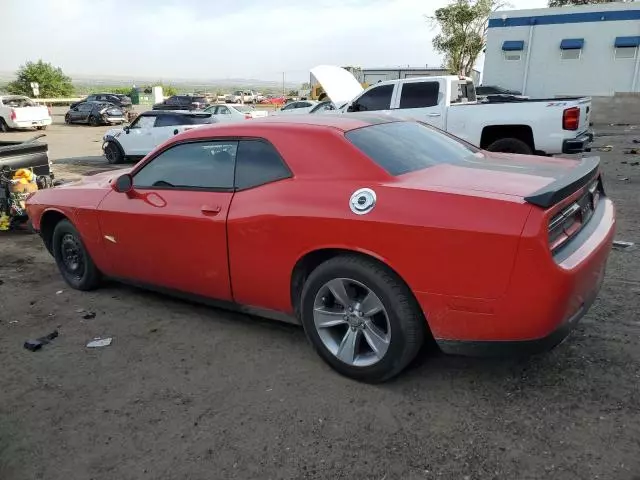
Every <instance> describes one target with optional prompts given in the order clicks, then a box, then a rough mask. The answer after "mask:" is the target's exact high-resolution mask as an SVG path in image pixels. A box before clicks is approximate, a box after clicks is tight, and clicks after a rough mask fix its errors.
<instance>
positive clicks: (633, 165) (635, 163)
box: [629, 162, 640, 167]
mask: <svg viewBox="0 0 640 480" xmlns="http://www.w3.org/2000/svg"><path fill="white" fill-rule="evenodd" d="M629 165H631V166H632V167H636V166H638V165H640V162H631V163H630V164H629Z"/></svg>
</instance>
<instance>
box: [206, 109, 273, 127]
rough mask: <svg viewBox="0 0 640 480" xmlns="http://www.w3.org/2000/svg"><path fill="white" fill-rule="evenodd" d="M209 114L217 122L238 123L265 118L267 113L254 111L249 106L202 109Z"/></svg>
mask: <svg viewBox="0 0 640 480" xmlns="http://www.w3.org/2000/svg"><path fill="white" fill-rule="evenodd" d="M204 111H205V112H207V113H210V114H211V115H213V116H214V117H215V119H216V120H217V121H218V122H222V123H229V122H240V121H242V120H251V119H254V118H260V117H266V116H267V115H268V114H269V113H268V112H267V111H266V110H256V109H255V108H254V107H252V106H250V105H229V104H226V105H211V106H210V107H208V108H205V109H204Z"/></svg>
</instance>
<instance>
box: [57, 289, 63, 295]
mask: <svg viewBox="0 0 640 480" xmlns="http://www.w3.org/2000/svg"><path fill="white" fill-rule="evenodd" d="M62 292H64V290H58V291H57V292H56V295H61V294H62Z"/></svg>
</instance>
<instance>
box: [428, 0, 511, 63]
mask: <svg viewBox="0 0 640 480" xmlns="http://www.w3.org/2000/svg"><path fill="white" fill-rule="evenodd" d="M504 5H505V4H504V3H500V2H499V1H497V0H455V1H454V2H453V3H451V4H450V5H448V6H446V7H442V8H438V9H437V10H436V11H435V13H434V15H433V16H432V17H427V18H428V20H429V21H430V22H431V24H432V25H433V26H436V27H438V28H439V30H440V32H439V33H438V34H437V35H436V36H435V37H434V39H433V48H435V49H436V51H438V52H440V53H442V54H443V55H444V57H445V65H446V66H447V68H448V69H449V70H450V71H451V73H453V74H456V75H469V74H470V73H471V70H472V69H473V66H474V65H475V63H476V60H477V59H478V56H479V55H480V53H481V52H482V50H483V49H484V47H485V44H486V39H487V23H488V19H489V14H490V13H491V12H492V11H494V10H496V9H498V8H500V7H503V6H504Z"/></svg>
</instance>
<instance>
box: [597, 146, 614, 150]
mask: <svg viewBox="0 0 640 480" xmlns="http://www.w3.org/2000/svg"><path fill="white" fill-rule="evenodd" d="M598 150H599V151H601V152H610V151H611V150H613V145H605V146H604V147H600V148H598Z"/></svg>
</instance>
